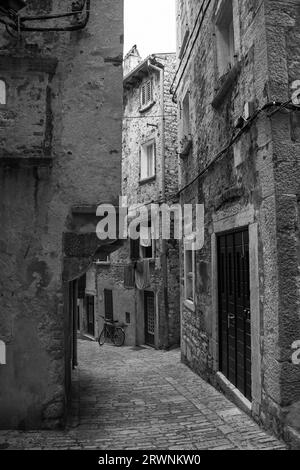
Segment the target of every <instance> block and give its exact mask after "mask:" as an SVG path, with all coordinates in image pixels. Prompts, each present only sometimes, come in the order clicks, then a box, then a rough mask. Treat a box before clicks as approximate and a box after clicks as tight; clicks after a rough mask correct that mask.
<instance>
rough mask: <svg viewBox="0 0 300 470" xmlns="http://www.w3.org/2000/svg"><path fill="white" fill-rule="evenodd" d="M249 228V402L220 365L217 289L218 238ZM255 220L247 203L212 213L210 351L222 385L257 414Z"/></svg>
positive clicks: (259, 392)
mask: <svg viewBox="0 0 300 470" xmlns="http://www.w3.org/2000/svg"><path fill="white" fill-rule="evenodd" d="M241 228H248V230H249V271H250V309H251V348H252V370H251V376H252V402H249V400H247V399H246V398H245V397H244V396H243V395H242V394H241V392H239V390H237V389H236V388H235V387H234V386H233V385H232V384H230V383H229V382H228V380H227V379H226V378H225V377H224V375H223V374H222V373H221V372H220V368H219V292H218V289H219V288H218V256H217V251H218V250H217V238H218V236H219V235H222V233H225V232H228V231H231V230H236V229H241ZM258 256H259V255H258V223H257V222H256V220H255V212H254V209H253V207H251V206H248V207H247V208H246V209H245V210H244V211H242V212H239V213H236V214H235V215H231V214H230V215H229V213H228V214H227V213H222V214H220V215H219V214H215V215H214V216H213V233H212V235H211V257H212V262H211V279H212V316H211V331H212V341H211V344H210V351H211V355H212V358H213V370H214V372H215V373H216V380H217V382H218V384H219V386H220V387H221V388H223V389H224V390H226V391H227V392H229V393H231V395H232V397H233V398H234V399H235V401H236V402H237V403H238V404H239V406H241V407H242V408H243V409H244V411H245V412H247V413H248V414H252V415H253V416H258V415H259V413H260V407H261V403H262V382H261V380H262V379H261V344H260V335H261V331H260V325H261V312H260V293H259V261H258Z"/></svg>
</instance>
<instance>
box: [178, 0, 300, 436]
mask: <svg viewBox="0 0 300 470" xmlns="http://www.w3.org/2000/svg"><path fill="white" fill-rule="evenodd" d="M208 3H209V2H204V6H206V4H207V5H208ZM217 4H218V2H211V3H210V5H209V6H208V8H207V9H206V11H205V8H204V9H203V11H205V14H204V15H202V16H200V18H201V19H200V20H199V23H198V24H200V23H201V26H200V28H199V35H198V38H197V39H196V41H195V46H194V48H193V51H192V52H191V56H190V59H189V60H187V58H188V56H189V51H190V49H189V48H188V50H187V53H186V54H185V55H184V56H183V57H182V59H181V61H179V64H178V66H179V69H178V73H177V77H176V82H175V90H176V97H177V100H178V105H179V107H180V106H181V105H182V100H183V98H184V95H185V93H186V91H187V90H190V97H191V99H190V107H191V108H190V116H191V134H192V139H193V147H192V151H191V152H190V154H189V156H188V157H185V158H184V159H182V161H181V171H180V179H181V184H182V186H184V185H185V184H187V183H189V182H190V181H192V180H193V178H194V177H195V176H196V175H197V174H198V173H200V172H201V171H202V170H204V169H207V170H206V171H205V173H204V174H203V176H201V177H199V178H198V180H197V181H196V182H195V183H194V184H193V185H192V186H190V187H189V188H188V189H187V190H185V191H184V192H183V193H182V202H183V203H184V202H194V203H196V202H198V203H204V204H205V243H204V247H203V249H202V250H201V251H199V252H197V253H196V299H195V303H194V306H193V308H190V307H189V305H188V304H187V303H186V302H184V301H183V302H182V355H183V360H185V361H186V362H187V363H188V364H189V365H190V366H191V367H192V368H193V369H195V370H196V371H197V372H199V373H200V374H201V375H203V376H204V377H205V378H207V379H209V380H210V381H212V382H214V383H215V372H216V371H217V370H218V357H217V356H216V345H215V344H214V341H215V338H216V337H217V333H216V332H215V331H214V329H215V328H216V323H217V322H216V319H215V318H214V313H213V312H214V305H215V303H217V299H215V298H214V295H215V293H214V292H213V285H214V279H212V275H213V274H212V251H211V235H212V234H213V233H214V224H215V221H219V225H220V223H221V222H222V220H224V230H225V227H226V224H225V222H226V220H228V218H230V217H231V216H233V217H238V216H239V215H240V214H242V213H244V212H245V211H248V212H249V211H250V212H251V213H253V222H257V223H258V246H257V247H256V248H257V249H258V278H259V291H258V295H259V300H260V306H259V319H260V320H259V325H260V326H259V329H260V335H258V337H257V338H256V339H257V341H258V345H259V346H258V352H259V354H261V355H262V357H263V360H262V364H260V366H259V367H261V373H260V379H259V380H260V385H259V386H258V390H256V397H255V399H254V400H253V410H256V411H255V414H256V415H257V414H258V415H259V416H260V418H261V419H262V420H263V421H264V422H265V423H266V425H267V426H272V427H273V428H274V429H275V431H277V432H278V433H280V432H281V429H282V423H283V421H284V416H283V414H282V410H283V409H284V407H285V406H287V405H288V404H291V403H295V402H298V401H299V383H300V382H299V373H300V372H299V368H298V369H297V368H296V367H295V366H292V364H291V360H290V358H291V350H290V347H291V344H292V341H293V340H295V339H296V338H295V336H297V337H298V336H300V333H299V291H297V281H298V282H299V277H298V276H299V274H298V266H299V262H298V258H297V244H298V243H299V238H298V236H297V224H298V219H297V210H296V209H297V195H299V148H298V147H299V143H298V142H297V139H295V133H297V130H298V121H297V120H296V118H295V116H294V115H292V116H290V115H289V114H288V113H287V112H281V113H277V114H275V115H274V117H273V118H272V119H270V118H269V117H268V115H267V113H268V112H270V110H269V111H268V112H267V111H264V112H262V113H261V114H260V115H259V117H258V119H256V120H254V121H253V123H252V125H251V126H250V127H249V129H248V131H247V132H245V133H244V135H243V136H242V137H241V138H240V139H239V141H238V142H236V144H235V145H234V146H232V147H231V149H230V150H228V151H227V152H226V153H225V154H224V156H223V157H222V158H219V159H218V161H217V163H214V164H211V162H212V161H213V160H214V158H215V156H216V155H217V154H218V153H219V151H220V150H221V149H222V148H224V147H225V146H226V145H227V144H228V143H229V142H230V140H231V137H232V135H233V129H234V122H235V120H236V119H237V118H238V117H239V116H241V115H243V112H244V104H245V103H246V102H248V101H249V102H253V103H254V110H253V112H254V111H255V110H258V109H260V108H261V107H262V106H263V105H264V104H266V103H268V102H270V101H272V100H276V101H282V102H285V101H287V100H288V99H289V98H290V96H291V91H290V85H291V81H293V80H296V79H297V78H298V76H299V61H298V48H297V44H298V45H299V6H297V5H296V4H294V3H292V2H289V4H288V5H286V2H275V1H274V2H272V1H269V2H268V1H266V2H258V1H252V2H249V1H239V2H237V1H235V0H233V12H234V27H235V33H236V34H235V49H236V67H235V68H234V69H233V70H232V71H231V73H230V74H229V75H228V76H227V77H225V78H224V77H223V78H222V79H219V78H218V73H217V65H216V53H217V51H216V36H215V26H214V12H215V8H216V6H217ZM199 8H200V5H199V2H196V1H192V0H190V1H182V2H180V1H178V11H179V14H180V16H179V17H178V26H179V25H180V24H181V23H182V24H183V25H184V28H186V26H185V25H186V24H188V29H189V31H190V32H191V31H192V30H193V27H194V23H195V20H196V15H197V14H198V12H199ZM196 31H197V30H196ZM181 36H182V34H178V41H179V46H180V37H181ZM194 37H195V36H194ZM191 43H193V41H191ZM291 121H292V124H291ZM293 126H294V127H293ZM293 129H294V134H293V133H292V132H291V131H292V130H293ZM235 132H237V131H235ZM293 136H294V137H293ZM180 138H181V134H180V133H179V140H180ZM298 197H299V196H298ZM181 262H182V266H183V254H182V255H181ZM181 273H182V277H183V268H182V269H181ZM215 275H216V273H215ZM183 289H184V286H183V284H182V288H181V291H182V296H183ZM253 334H254V333H253ZM256 352H257V351H256ZM258 358H259V356H258V355H257V354H256V353H254V354H253V362H255V361H259V359H258ZM259 367H258V370H259ZM258 396H259V399H258V401H257V402H256V400H257V397H258ZM293 406H294V405H293ZM257 410H259V411H257ZM286 411H287V410H286ZM278 417H279V419H278Z"/></svg>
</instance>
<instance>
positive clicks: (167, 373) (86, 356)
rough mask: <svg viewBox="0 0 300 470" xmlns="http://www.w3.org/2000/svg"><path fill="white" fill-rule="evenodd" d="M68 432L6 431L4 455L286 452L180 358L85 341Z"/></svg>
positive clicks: (1, 437) (0, 444)
mask: <svg viewBox="0 0 300 470" xmlns="http://www.w3.org/2000/svg"><path fill="white" fill-rule="evenodd" d="M78 356H79V362H80V367H79V368H78V369H77V371H76V373H75V374H74V387H73V390H74V393H73V395H74V396H73V403H72V411H71V415H70V418H69V421H68V426H67V429H66V430H64V431H41V432H37V431H31V432H21V431H0V449H5V448H8V449H98V450H123V449H161V450H165V449H166V450H168V449H169V450H179V449H180V450H201V449H203V450H221V449H228V450H230V449H233V450H238V449H244V450H271V449H278V450H280V449H285V448H286V446H285V444H283V443H282V442H280V441H278V440H277V439H276V438H274V437H273V436H271V435H269V434H268V433H266V432H264V431H262V430H261V429H260V428H259V426H258V425H257V424H256V423H255V422H254V421H252V420H251V418H249V417H248V416H247V415H246V414H245V413H244V412H243V411H241V410H240V409H238V408H237V407H236V406H235V405H233V404H232V403H231V402H230V401H229V400H228V399H227V398H226V397H224V396H223V395H222V394H220V393H219V392H218V391H217V390H215V389H214V388H213V387H211V386H210V385H209V384H207V383H206V382H205V381H203V380H202V379H201V378H200V377H198V376H197V375H196V374H195V373H193V372H192V371H191V370H190V369H189V368H188V367H187V366H185V365H184V364H182V363H181V362H180V351H179V350H173V351H168V352H165V351H156V350H154V349H151V348H141V349H139V348H131V347H122V348H116V347H114V346H112V345H106V344H105V345H104V346H103V347H102V348H99V346H98V344H97V343H95V342H90V341H83V340H81V341H79V354H78Z"/></svg>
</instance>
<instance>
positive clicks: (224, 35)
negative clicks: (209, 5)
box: [216, 0, 235, 77]
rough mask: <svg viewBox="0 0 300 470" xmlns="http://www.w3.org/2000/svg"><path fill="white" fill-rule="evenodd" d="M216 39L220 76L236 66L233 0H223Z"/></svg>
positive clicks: (218, 15)
mask: <svg viewBox="0 0 300 470" xmlns="http://www.w3.org/2000/svg"><path fill="white" fill-rule="evenodd" d="M216 39H217V54H218V72H219V76H220V77H221V76H223V75H225V74H226V73H227V72H229V71H230V69H232V68H233V66H234V56H235V46H234V27H233V9H232V0H223V2H222V4H221V6H220V8H219V10H218V12H217V18H216Z"/></svg>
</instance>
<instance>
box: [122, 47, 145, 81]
mask: <svg viewBox="0 0 300 470" xmlns="http://www.w3.org/2000/svg"><path fill="white" fill-rule="evenodd" d="M141 62H142V58H141V56H140V54H139V51H138V50H137V47H136V45H134V46H133V47H132V48H131V49H130V51H129V52H128V53H127V54H126V56H125V57H124V76H126V75H128V74H129V73H130V72H131V71H132V70H134V69H135V68H136V67H137V66H138V65H139V64H140V63H141Z"/></svg>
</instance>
